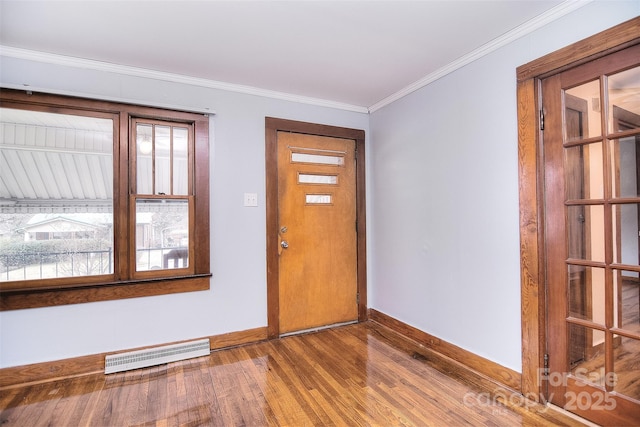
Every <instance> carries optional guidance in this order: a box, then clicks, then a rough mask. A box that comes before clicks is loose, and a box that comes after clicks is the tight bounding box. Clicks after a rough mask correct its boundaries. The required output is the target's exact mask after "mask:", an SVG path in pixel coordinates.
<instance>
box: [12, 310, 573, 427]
mask: <svg viewBox="0 0 640 427" xmlns="http://www.w3.org/2000/svg"><path fill="white" fill-rule="evenodd" d="M0 424H2V425H3V426H378V425H379V426H399V425H402V426H463V425H483V426H485V425H492V426H515V425H527V426H529V425H551V424H552V425H566V426H578V425H582V424H581V423H579V422H578V421H576V420H574V419H572V418H569V417H567V416H565V415H563V414H561V413H559V412H556V411H555V410H554V409H553V408H547V407H544V406H541V405H538V404H534V403H533V402H530V401H523V400H521V399H519V398H518V397H517V395H515V394H513V393H512V392H511V391H509V390H506V389H504V388H501V387H500V386H498V385H496V384H495V383H493V382H491V381H490V380H488V379H486V378H484V377H481V376H479V375H473V374H469V373H468V372H467V371H466V370H465V369H463V368H461V367H460V366H459V365H458V364H457V363H455V362H453V361H451V360H449V359H446V358H444V357H442V356H440V355H438V354H436V353H433V352H431V351H430V350H428V349H425V348H423V347H421V346H419V345H418V344H416V343H414V342H413V341H410V340H407V339H406V338H404V337H401V336H400V335H398V334H396V333H395V332H393V331H391V330H389V329H387V328H385V327H383V326H380V325H378V324H376V323H373V322H367V323H361V324H357V325H349V326H343V327H340V328H335V329H329V330H324V331H321V332H316V333H309V334H305V335H298V336H290V337H287V338H281V339H278V340H272V341H267V342H262V343H257V344H251V345H245V346H241V347H236V348H232V349H227V350H220V351H214V352H212V354H211V356H210V357H201V358H197V359H191V360H187V361H182V362H176V363H171V364H168V365H162V366H157V367H153V368H146V369H139V370H136V371H130V372H124V373H117V374H111V375H108V376H105V375H89V376H84V377H79V378H73V379H66V380H60V381H55V382H47V383H42V384H35V385H29V386H22V387H13V388H7V389H4V390H0Z"/></svg>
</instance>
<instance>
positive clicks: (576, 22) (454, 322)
mask: <svg viewBox="0 0 640 427" xmlns="http://www.w3.org/2000/svg"><path fill="white" fill-rule="evenodd" d="M639 14H640V2H639V1H637V0H636V1H602V2H594V3H591V4H588V5H586V6H584V7H582V8H580V9H578V10H577V11H574V12H572V13H571V14H569V15H567V16H565V17H563V18H561V19H559V20H557V21H554V22H552V23H551V24H548V25H546V26H545V27H543V28H542V29H539V30H537V31H535V32H533V33H531V34H528V35H526V36H524V37H523V38H521V39H518V40H516V41H514V42H512V43H510V44H508V45H507V46H504V47H502V48H500V49H498V50H496V51H494V52H493V53H491V54H489V55H488V56H485V57H483V58H482V59H480V60H478V61H476V62H473V63H471V64H469V65H467V66H465V67H463V68H461V69H459V70H457V71H455V72H454V73H451V74H449V75H447V76H446V77H444V78H442V79H440V80H438V81H436V82H434V83H432V84H430V85H428V86H426V87H424V88H422V89H420V90H419V91H417V92H414V93H412V94H410V95H408V96H406V97H404V98H402V99H400V100H398V101H396V102H395V103H393V104H391V105H388V106H386V107H384V108H382V109H380V110H378V111H376V112H374V113H373V114H372V116H371V135H370V138H371V141H372V147H371V148H370V150H369V156H370V159H369V160H370V162H371V163H370V167H371V171H372V173H371V174H370V176H369V178H370V180H371V182H370V185H371V191H370V193H369V195H368V197H369V198H370V200H371V215H370V216H369V223H368V225H369V231H370V236H371V237H370V240H371V241H370V244H371V247H372V249H371V251H370V253H369V256H370V257H369V262H370V265H371V270H372V271H371V274H370V278H369V287H370V289H371V291H370V292H369V305H370V307H372V308H375V309H377V310H379V311H381V312H383V313H386V314H388V315H390V316H392V317H395V318H397V319H399V320H401V321H404V322H406V323H408V324H410V325H412V326H415V327H417V328H419V329H421V330H423V331H425V332H427V333H430V334H433V335H435V336H437V337H439V338H441V339H444V340H446V341H448V342H451V343H453V344H455V345H458V346H460V347H462V348H465V349H467V350H469V351H471V352H473V353H475V354H478V355H480V356H483V357H486V358H488V359H490V360H493V361H495V362H497V363H499V364H502V365H503V366H506V367H509V368H511V369H514V370H516V371H520V370H521V335H520V332H521V328H520V312H521V311H520V258H519V229H518V227H519V225H518V159H517V117H516V75H515V70H516V68H517V67H518V66H520V65H523V64H525V63H527V62H529V61H532V60H534V59H537V58H539V57H541V56H543V55H545V54H547V53H550V52H553V51H555V50H557V49H559V48H561V47H564V46H566V45H569V44H571V43H573V42H576V41H578V40H581V39H583V38H585V37H588V36H590V35H593V34H595V33H597V32H599V31H602V30H604V29H606V28H609V27H611V26H613V25H616V24H619V23H621V22H624V21H626V20H628V19H631V18H633V17H635V16H638V15H639Z"/></svg>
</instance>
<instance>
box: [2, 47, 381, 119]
mask: <svg viewBox="0 0 640 427" xmlns="http://www.w3.org/2000/svg"><path fill="white" fill-rule="evenodd" d="M0 57H7V58H16V59H23V60H28V61H35V62H42V63H46V64H53V65H61V66H66V67H72V68H80V69H88V70H94V71H103V72H107V73H114V74H121V75H126V76H133V77H141V78H146V79H153V80H160V81H166V82H172V83H180V84H187V85H191V86H197V87H203V88H208V89H218V90H224V91H228V92H237V93H242V94H245V95H254V96H261V97H266V98H272V99H278V100H281V101H290V102H297V103H302V104H309V105H315V106H318V107H327V108H335V109H339V110H346V111H353V112H356V113H365V114H366V113H368V112H369V110H368V108H367V107H362V106H357V105H351V104H345V103H341V102H335V101H329V100H325V99H320V98H313V97H307V96H300V95H293V94H290V93H285V92H278V91H273V90H267V89H260V88H256V87H252V86H244V85H238V84H232V83H225V82H220V81H215V80H209V79H203V78H199V77H191V76H185V75H181V74H173V73H167V72H163V71H156V70H150V69H146V68H138V67H131V66H128V65H119V64H113V63H109V62H103V61H95V60H91V59H84V58H76V57H70V56H65V55H58V54H53V53H47V52H39V51H34V50H29V49H22V48H16V47H12V46H5V45H0ZM21 88H22V89H25V88H29V89H31V90H36V89H35V88H31V87H29V86H28V83H26V82H25V86H24V87H21ZM207 110H208V109H207Z"/></svg>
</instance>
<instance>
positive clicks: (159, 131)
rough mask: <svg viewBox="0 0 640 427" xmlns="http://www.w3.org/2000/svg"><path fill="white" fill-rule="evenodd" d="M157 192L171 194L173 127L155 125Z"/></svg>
mask: <svg viewBox="0 0 640 427" xmlns="http://www.w3.org/2000/svg"><path fill="white" fill-rule="evenodd" d="M154 146H155V161H156V164H155V166H156V170H155V175H156V194H171V128H170V127H169V126H155V140H154Z"/></svg>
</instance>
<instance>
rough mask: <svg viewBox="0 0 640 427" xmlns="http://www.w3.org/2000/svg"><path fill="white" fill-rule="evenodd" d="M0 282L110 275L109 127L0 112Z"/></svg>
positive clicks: (101, 122)
mask: <svg viewBox="0 0 640 427" xmlns="http://www.w3.org/2000/svg"><path fill="white" fill-rule="evenodd" d="M0 126H1V129H0V135H1V138H0V281H14V280H38V279H45V278H56V277H73V276H93V275H101V274H111V273H113V144H114V142H113V126H114V125H113V121H112V120H110V119H105V118H94V117H85V116H76V115H71V114H57V113H45V112H39V111H26V110H17V109H7V108H1V109H0Z"/></svg>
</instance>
